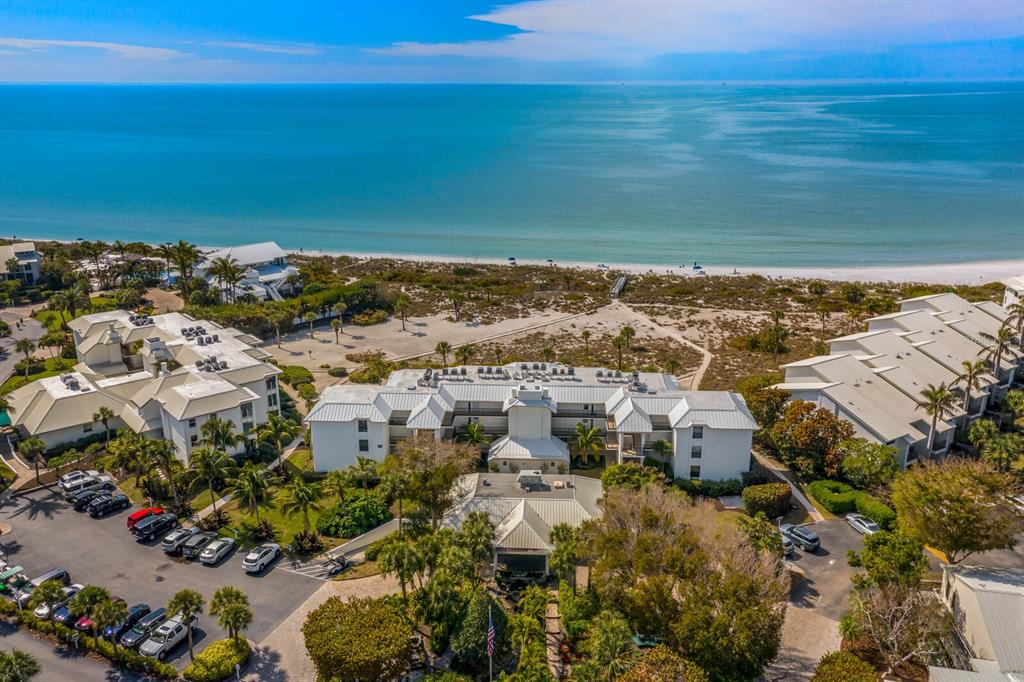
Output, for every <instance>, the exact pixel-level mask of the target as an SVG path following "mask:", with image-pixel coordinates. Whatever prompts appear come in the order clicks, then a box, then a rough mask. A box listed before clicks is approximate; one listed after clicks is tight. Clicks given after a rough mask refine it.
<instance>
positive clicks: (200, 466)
mask: <svg viewBox="0 0 1024 682" xmlns="http://www.w3.org/2000/svg"><path fill="white" fill-rule="evenodd" d="M188 464H189V468H188V470H187V471H186V472H185V481H186V483H187V485H188V487H189V489H190V490H195V489H196V488H197V487H198V486H200V485H203V484H205V485H206V488H207V489H208V490H209V491H210V504H211V505H213V513H214V514H216V513H217V496H216V495H215V494H214V491H213V488H214V485H215V484H216V483H217V482H218V481H226V480H228V479H229V478H230V477H231V475H232V474H233V473H234V471H235V460H234V459H232V458H231V457H230V456H228V455H226V454H225V453H223V452H221V451H219V450H214V449H212V448H208V447H201V448H196V449H195V450H193V451H192V456H191V457H189V462H188Z"/></svg>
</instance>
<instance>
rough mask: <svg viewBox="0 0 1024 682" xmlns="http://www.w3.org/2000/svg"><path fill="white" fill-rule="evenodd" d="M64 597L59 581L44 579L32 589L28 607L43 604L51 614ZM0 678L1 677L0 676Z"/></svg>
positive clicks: (32, 607) (33, 607)
mask: <svg viewBox="0 0 1024 682" xmlns="http://www.w3.org/2000/svg"><path fill="white" fill-rule="evenodd" d="M65 597H67V594H66V593H65V592H64V586H63V585H62V584H61V583H60V582H59V581H57V580H46V581H44V582H43V583H41V584H40V585H39V587H37V588H36V589H34V590H32V597H31V598H29V600H28V607H29V608H30V609H35V608H39V607H40V606H45V607H46V608H47V609H48V610H49V612H50V614H51V615H52V614H53V612H54V610H55V609H56V608H57V607H58V606H60V605H61V604H63V603H64V599H65ZM0 679H3V678H2V677H0Z"/></svg>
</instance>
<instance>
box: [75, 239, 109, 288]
mask: <svg viewBox="0 0 1024 682" xmlns="http://www.w3.org/2000/svg"><path fill="white" fill-rule="evenodd" d="M81 247H82V251H83V252H84V253H85V255H86V256H88V258H89V259H90V260H92V263H93V267H94V268H95V269H96V279H97V280H99V279H100V277H101V276H102V274H103V273H102V270H101V267H100V259H102V258H103V256H104V254H106V252H107V245H106V243H105V242H102V241H95V242H88V241H86V242H82V243H81Z"/></svg>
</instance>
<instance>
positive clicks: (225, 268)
mask: <svg viewBox="0 0 1024 682" xmlns="http://www.w3.org/2000/svg"><path fill="white" fill-rule="evenodd" d="M236 271H238V261H237V260H235V259H234V258H232V257H231V256H220V257H219V258H214V259H213V261H212V262H211V263H210V270H209V272H210V275H212V276H213V278H214V279H215V280H217V283H218V284H219V285H220V292H221V296H222V297H223V298H224V300H225V301H226V300H228V298H229V296H228V290H227V281H228V280H229V279H231V278H232V277H233V275H234V273H235V272H236ZM239 272H240V271H239Z"/></svg>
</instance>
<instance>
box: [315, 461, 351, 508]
mask: <svg viewBox="0 0 1024 682" xmlns="http://www.w3.org/2000/svg"><path fill="white" fill-rule="evenodd" d="M354 484H355V480H354V478H353V477H352V470H351V469H332V470H330V471H328V472H327V476H325V477H324V480H323V487H324V489H325V490H326V491H327V492H330V493H334V494H335V495H337V496H338V504H339V505H343V504H345V491H346V490H348V489H349V488H351V487H352V486H353V485H354Z"/></svg>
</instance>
